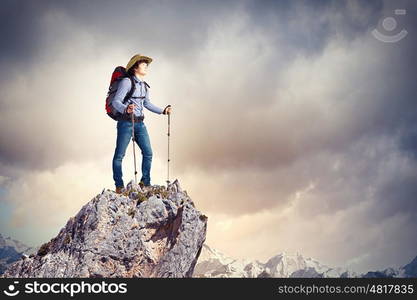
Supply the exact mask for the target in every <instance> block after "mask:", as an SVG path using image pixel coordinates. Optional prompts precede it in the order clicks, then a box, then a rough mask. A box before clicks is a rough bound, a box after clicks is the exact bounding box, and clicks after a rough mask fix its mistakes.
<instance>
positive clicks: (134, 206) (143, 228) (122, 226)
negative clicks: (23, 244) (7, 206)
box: [2, 180, 207, 277]
mask: <svg viewBox="0 0 417 300" xmlns="http://www.w3.org/2000/svg"><path fill="white" fill-rule="evenodd" d="M206 230H207V217H206V216H204V215H202V214H201V213H200V212H199V211H198V210H196V209H195V205H194V203H193V201H192V200H191V198H190V197H188V195H187V194H186V193H184V192H182V190H181V189H180V188H179V183H178V180H175V182H174V183H172V184H169V185H168V187H167V188H166V187H164V186H149V187H143V188H141V187H140V186H138V185H136V184H134V183H133V181H131V182H129V184H128V185H127V186H126V188H125V189H124V190H123V191H122V194H116V193H115V192H113V191H111V190H107V189H104V190H103V191H102V192H101V194H99V195H97V196H96V197H94V198H93V199H92V200H91V201H89V202H88V203H87V204H85V205H84V206H83V207H82V209H81V210H80V211H79V213H78V214H77V215H76V216H75V217H72V218H70V219H69V221H68V222H67V224H66V225H65V227H64V228H62V229H61V230H60V232H59V234H58V235H57V236H56V237H55V238H53V239H52V240H51V241H49V242H48V243H45V244H44V245H42V246H41V247H40V248H39V250H38V252H37V254H36V255H31V256H29V257H26V256H25V257H24V259H23V258H22V259H20V260H19V261H17V262H16V263H14V264H13V265H11V266H10V267H9V268H8V269H7V270H6V272H5V273H4V274H3V276H2V277H191V276H192V274H193V271H194V267H195V264H196V262H197V260H198V257H199V255H200V251H201V248H202V245H203V243H204V241H205V237H206Z"/></svg>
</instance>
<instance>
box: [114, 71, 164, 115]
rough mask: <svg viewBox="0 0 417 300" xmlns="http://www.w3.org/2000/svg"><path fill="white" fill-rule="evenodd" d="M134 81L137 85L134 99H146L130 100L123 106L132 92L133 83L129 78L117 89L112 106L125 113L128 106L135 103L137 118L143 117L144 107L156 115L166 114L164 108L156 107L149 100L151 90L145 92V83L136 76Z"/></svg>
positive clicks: (123, 80)
mask: <svg viewBox="0 0 417 300" xmlns="http://www.w3.org/2000/svg"><path fill="white" fill-rule="evenodd" d="M133 81H134V83H135V92H134V93H133V95H132V97H143V96H145V98H132V97H131V98H129V99H127V101H126V104H123V99H124V97H125V96H126V94H127V93H128V92H129V91H130V88H131V86H132V83H131V81H130V79H129V78H123V79H122V80H121V81H120V82H119V86H118V88H117V91H116V94H115V95H114V98H113V101H112V104H113V106H114V108H115V109H116V110H117V111H118V112H120V113H124V112H125V110H126V108H127V106H128V104H130V103H134V104H136V107H135V109H134V110H133V113H134V114H135V116H137V117H139V116H143V107H146V108H147V109H148V110H150V111H152V112H154V113H156V114H162V113H163V112H164V109H163V108H160V107H158V106H156V105H155V104H152V103H151V101H150V100H149V88H148V90H147V91H146V90H145V82H144V81H143V80H141V79H140V78H138V77H137V76H136V75H135V76H133Z"/></svg>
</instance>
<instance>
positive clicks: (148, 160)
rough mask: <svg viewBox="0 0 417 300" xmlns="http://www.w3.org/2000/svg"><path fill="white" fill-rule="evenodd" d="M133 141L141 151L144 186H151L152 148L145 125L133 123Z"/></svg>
mask: <svg viewBox="0 0 417 300" xmlns="http://www.w3.org/2000/svg"><path fill="white" fill-rule="evenodd" d="M135 125H136V126H135V141H136V143H137V144H138V146H139V148H140V150H141V151H142V178H141V181H142V182H143V183H144V184H145V185H150V184H151V166H152V155H153V153H152V147H151V141H150V139H149V135H148V131H147V130H146V126H145V123H143V122H139V123H135Z"/></svg>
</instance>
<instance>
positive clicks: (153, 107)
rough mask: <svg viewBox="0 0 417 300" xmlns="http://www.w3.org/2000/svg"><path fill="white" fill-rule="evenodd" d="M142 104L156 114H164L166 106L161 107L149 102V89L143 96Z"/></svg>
mask: <svg viewBox="0 0 417 300" xmlns="http://www.w3.org/2000/svg"><path fill="white" fill-rule="evenodd" d="M143 106H145V107H146V108H147V109H149V110H150V111H151V112H154V113H156V114H166V107H165V108H164V109H162V108H160V107H158V106H156V105H155V104H153V103H151V101H150V100H149V90H148V91H146V96H145V99H144V100H143Z"/></svg>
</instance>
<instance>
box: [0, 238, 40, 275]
mask: <svg viewBox="0 0 417 300" xmlns="http://www.w3.org/2000/svg"><path fill="white" fill-rule="evenodd" d="M34 252H36V248H33V247H29V246H27V245H25V244H24V243H22V242H20V241H17V240H15V239H12V238H11V237H7V238H4V237H3V236H2V235H1V234H0V274H3V272H4V271H5V270H6V269H7V267H8V266H9V265H10V264H12V263H14V262H15V261H17V260H19V259H20V258H21V257H22V254H27V255H30V254H32V253H34Z"/></svg>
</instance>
